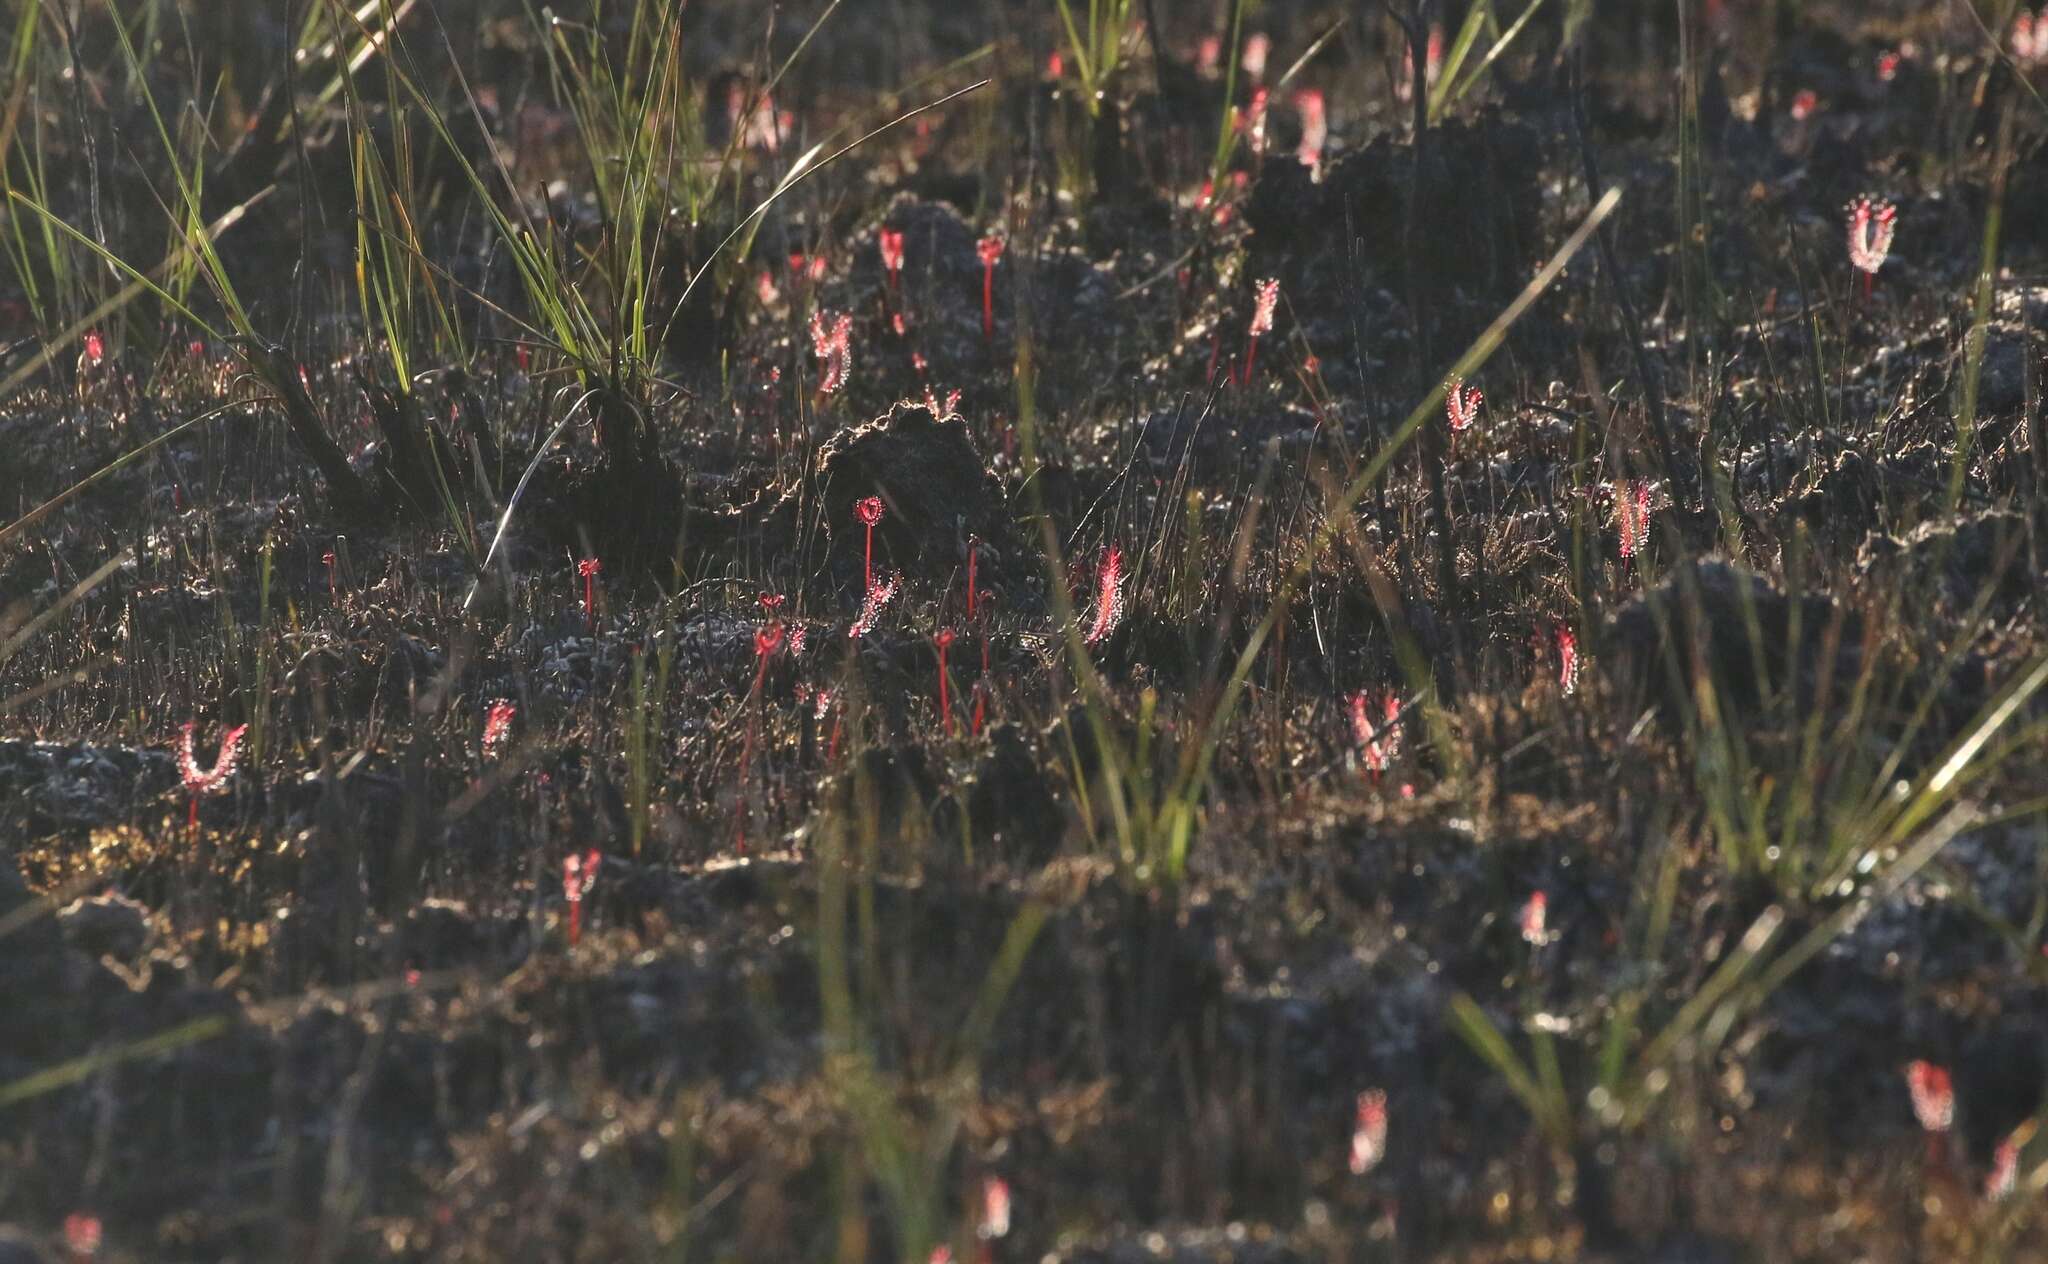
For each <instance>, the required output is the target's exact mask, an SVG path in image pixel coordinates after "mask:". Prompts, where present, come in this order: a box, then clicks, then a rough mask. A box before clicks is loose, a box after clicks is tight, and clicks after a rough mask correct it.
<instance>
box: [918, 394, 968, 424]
mask: <svg viewBox="0 0 2048 1264" xmlns="http://www.w3.org/2000/svg"><path fill="white" fill-rule="evenodd" d="M924 406H925V410H926V411H927V412H929V413H931V415H932V419H933V420H935V421H947V420H950V419H952V418H954V417H958V416H959V415H960V388H959V387H957V386H956V387H954V388H953V389H952V390H950V391H947V392H946V398H945V402H944V403H941V402H940V400H939V396H938V393H937V392H935V391H933V390H932V388H931V387H929V386H927V387H925V388H924Z"/></svg>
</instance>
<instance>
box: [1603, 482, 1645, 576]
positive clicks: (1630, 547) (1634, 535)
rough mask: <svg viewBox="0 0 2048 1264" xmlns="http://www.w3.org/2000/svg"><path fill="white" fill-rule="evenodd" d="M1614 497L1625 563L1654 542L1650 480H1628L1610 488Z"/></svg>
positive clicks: (1615, 517)
mask: <svg viewBox="0 0 2048 1264" xmlns="http://www.w3.org/2000/svg"><path fill="white" fill-rule="evenodd" d="M1610 490H1611V491H1612V492H1613V495H1614V531H1615V534H1616V535H1618V536H1620V537H1621V544H1620V548H1621V557H1622V560H1623V561H1627V560H1628V559H1630V558H1633V557H1635V556H1636V555H1638V554H1640V553H1641V552H1642V551H1643V548H1644V546H1646V545H1648V544H1649V542H1650V483H1649V480H1648V479H1641V478H1635V479H1627V480H1623V481H1620V482H1616V483H1615V484H1614V485H1613V486H1612V488H1611V489H1610Z"/></svg>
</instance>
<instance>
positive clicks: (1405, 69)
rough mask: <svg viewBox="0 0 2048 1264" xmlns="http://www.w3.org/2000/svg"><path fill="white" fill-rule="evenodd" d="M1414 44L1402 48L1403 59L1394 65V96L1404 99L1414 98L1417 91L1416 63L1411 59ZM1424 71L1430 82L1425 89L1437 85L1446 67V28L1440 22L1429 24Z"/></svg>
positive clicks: (1423, 53)
mask: <svg viewBox="0 0 2048 1264" xmlns="http://www.w3.org/2000/svg"><path fill="white" fill-rule="evenodd" d="M1413 48H1414V45H1413V44H1409V45H1407V46H1405V47H1404V48H1403V49H1402V50H1401V60H1400V63H1399V64H1398V65H1396V66H1395V67H1394V96H1395V97H1396V98H1398V99H1399V100H1402V101H1408V100H1411V99H1413V97H1414V93H1415V63H1414V61H1413V60H1412V59H1411V52H1412V50H1413ZM1422 58H1423V71H1422V73H1423V74H1424V75H1425V76H1427V77H1428V80H1429V82H1428V83H1426V84H1424V85H1423V87H1424V89H1425V90H1427V89H1429V88H1434V87H1436V81H1437V76H1438V75H1440V74H1442V73H1443V69H1444V28H1443V24H1442V23H1440V22H1432V23H1430V24H1429V41H1428V43H1426V44H1425V45H1424V46H1423V50H1422Z"/></svg>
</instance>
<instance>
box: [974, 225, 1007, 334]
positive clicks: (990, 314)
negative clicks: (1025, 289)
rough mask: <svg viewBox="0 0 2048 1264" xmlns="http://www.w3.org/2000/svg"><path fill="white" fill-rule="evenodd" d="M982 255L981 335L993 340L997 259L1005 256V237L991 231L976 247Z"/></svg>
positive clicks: (994, 332) (977, 251)
mask: <svg viewBox="0 0 2048 1264" xmlns="http://www.w3.org/2000/svg"><path fill="white" fill-rule="evenodd" d="M975 251H976V253H977V254H979V255H980V256H981V336H982V338H983V339H984V340H986V341H989V342H993V341H995V337H996V260H998V259H1001V258H1002V257H1003V239H1002V238H1001V237H998V236H996V235H995V234H994V233H990V234H989V235H988V236H986V237H984V238H982V239H981V243H980V244H979V245H978V246H976V247H975Z"/></svg>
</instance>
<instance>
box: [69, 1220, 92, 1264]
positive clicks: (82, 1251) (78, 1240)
mask: <svg viewBox="0 0 2048 1264" xmlns="http://www.w3.org/2000/svg"><path fill="white" fill-rule="evenodd" d="M100 1240H101V1234H100V1218H99V1217H98V1216H95V1215H93V1214H92V1213H90V1212H85V1211H74V1212H72V1213H71V1214H70V1215H68V1216H66V1217H64V1251H65V1254H67V1255H69V1256H70V1257H71V1264H84V1262H85V1261H87V1260H90V1259H92V1258H93V1257H94V1256H96V1255H98V1254H99V1253H100Z"/></svg>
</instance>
